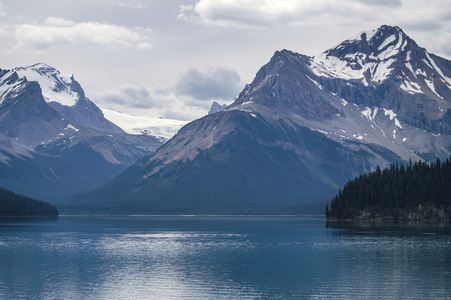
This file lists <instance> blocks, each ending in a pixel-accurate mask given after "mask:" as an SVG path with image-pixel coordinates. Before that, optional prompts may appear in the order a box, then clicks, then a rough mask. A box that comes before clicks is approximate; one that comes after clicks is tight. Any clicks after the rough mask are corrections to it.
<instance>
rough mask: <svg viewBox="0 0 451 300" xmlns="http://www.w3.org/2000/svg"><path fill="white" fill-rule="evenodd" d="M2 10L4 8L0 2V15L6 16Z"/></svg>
mask: <svg viewBox="0 0 451 300" xmlns="http://www.w3.org/2000/svg"><path fill="white" fill-rule="evenodd" d="M4 10H5V8H4V6H3V3H1V2H0V17H3V16H6V13H5V11H4Z"/></svg>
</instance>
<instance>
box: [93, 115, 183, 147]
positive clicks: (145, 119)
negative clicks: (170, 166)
mask: <svg viewBox="0 0 451 300" xmlns="http://www.w3.org/2000/svg"><path fill="white" fill-rule="evenodd" d="M101 110H102V112H103V114H104V116H105V118H107V119H108V120H110V121H111V122H113V123H114V124H116V125H117V126H119V127H121V128H122V129H123V130H124V131H125V132H126V133H129V134H135V135H140V134H146V135H154V136H156V137H157V138H160V140H161V141H164V142H166V141H167V140H168V139H170V138H171V137H173V136H174V135H175V134H176V133H177V132H178V131H179V130H180V128H182V127H183V126H184V125H186V124H187V123H188V121H181V120H173V119H163V118H159V117H153V116H134V115H129V114H125V113H121V112H118V111H113V110H109V109H105V108H101Z"/></svg>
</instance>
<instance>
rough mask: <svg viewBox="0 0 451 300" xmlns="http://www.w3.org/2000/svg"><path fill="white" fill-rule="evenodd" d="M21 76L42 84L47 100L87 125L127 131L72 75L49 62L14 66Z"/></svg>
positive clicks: (77, 121)
mask: <svg viewBox="0 0 451 300" xmlns="http://www.w3.org/2000/svg"><path fill="white" fill-rule="evenodd" d="M14 71H15V72H16V73H17V74H18V76H19V77H25V78H26V79H27V80H28V81H36V82H38V83H39V85H40V87H41V89H42V94H43V97H44V99H45V101H46V102H47V103H49V105H50V106H51V107H53V108H54V109H55V110H56V111H58V112H59V113H61V114H62V115H63V116H64V117H66V118H68V119H70V120H72V121H74V122H76V123H78V124H80V125H83V126H85V127H90V128H94V129H97V130H99V131H107V132H114V133H124V131H123V130H122V129H120V128H119V127H118V126H116V125H115V124H113V123H111V122H110V121H108V120H107V119H106V118H105V117H104V116H103V113H102V111H101V110H100V109H99V108H98V107H97V106H96V105H95V104H94V103H92V101H91V100H89V99H88V98H87V97H86V96H85V92H84V91H83V88H82V87H81V85H80V84H79V83H78V82H77V81H76V80H75V78H74V76H73V75H70V74H63V73H61V72H60V71H58V70H56V69H55V68H52V67H50V66H48V65H46V64H43V63H38V64H34V65H31V66H28V67H23V68H22V67H20V68H15V69H14Z"/></svg>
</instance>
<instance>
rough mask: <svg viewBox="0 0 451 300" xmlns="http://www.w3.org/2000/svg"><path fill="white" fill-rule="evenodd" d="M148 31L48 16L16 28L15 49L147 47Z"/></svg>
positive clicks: (150, 46)
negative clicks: (38, 22) (79, 46)
mask: <svg viewBox="0 0 451 300" xmlns="http://www.w3.org/2000/svg"><path fill="white" fill-rule="evenodd" d="M147 32H148V30H144V29H139V28H135V29H131V28H126V27H123V26H117V25H114V24H108V23H98V22H81V23H75V22H73V21H71V20H65V19H62V18H54V17H50V18H47V19H46V20H45V22H44V23H43V24H38V25H36V24H20V25H18V26H17V27H16V30H15V38H16V43H17V44H16V49H26V50H29V49H33V50H46V49H52V48H56V47H59V46H66V45H87V46H99V47H107V48H110V49H112V48H136V49H151V48H152V45H151V44H150V43H149V41H148V36H147V35H146V33H147Z"/></svg>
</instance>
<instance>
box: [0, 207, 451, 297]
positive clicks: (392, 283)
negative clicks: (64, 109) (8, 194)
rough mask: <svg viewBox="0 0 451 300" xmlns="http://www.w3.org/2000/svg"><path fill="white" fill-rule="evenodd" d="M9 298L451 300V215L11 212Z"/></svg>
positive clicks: (1, 290) (7, 223)
mask: <svg viewBox="0 0 451 300" xmlns="http://www.w3.org/2000/svg"><path fill="white" fill-rule="evenodd" d="M0 298H1V299H428V298H429V299H451V232H450V226H449V224H447V223H374V222H373V223H372V222H368V223H350V222H348V223H343V224H340V223H332V224H326V222H325V220H324V218H322V217H254V216H252V217H244V216H243V217H225V216H208V217H207V216H202V217H198V216H174V217H172V216H134V217H60V218H59V219H53V220H52V219H18V220H17V219H3V220H0Z"/></svg>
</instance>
